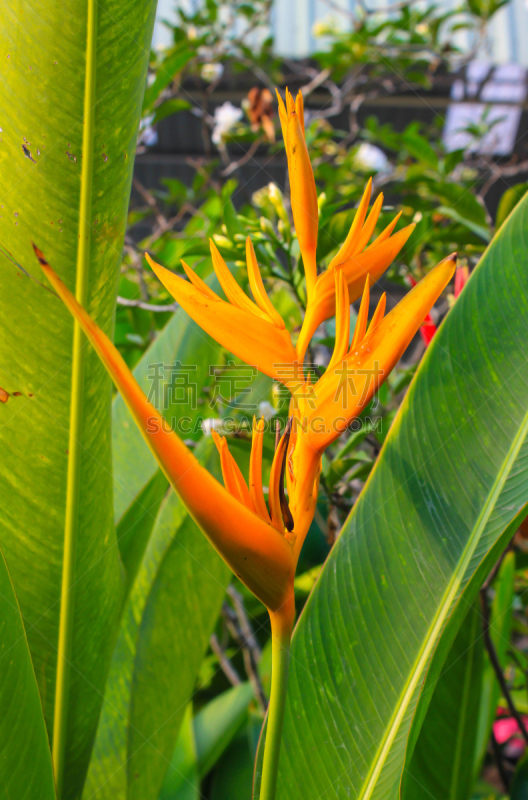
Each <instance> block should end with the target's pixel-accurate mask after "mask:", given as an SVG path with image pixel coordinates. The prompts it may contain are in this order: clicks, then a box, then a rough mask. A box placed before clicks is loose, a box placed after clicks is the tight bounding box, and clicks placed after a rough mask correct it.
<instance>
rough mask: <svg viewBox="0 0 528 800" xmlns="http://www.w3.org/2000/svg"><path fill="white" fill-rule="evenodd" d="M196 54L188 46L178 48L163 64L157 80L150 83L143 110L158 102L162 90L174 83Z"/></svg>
mask: <svg viewBox="0 0 528 800" xmlns="http://www.w3.org/2000/svg"><path fill="white" fill-rule="evenodd" d="M193 56H194V50H187V49H186V48H183V49H179V50H176V52H174V53H172V54H171V55H170V56H167V58H166V59H165V60H164V61H163V63H162V64H161V66H160V68H159V70H158V74H157V75H156V78H155V80H154V81H153V82H152V83H151V84H150V86H149V87H148V88H147V90H146V92H145V97H144V99H143V112H144V113H145V112H146V111H148V110H149V109H150V107H151V106H152V105H153V104H154V103H155V102H156V100H157V99H158V97H159V95H160V94H161V92H162V91H163V90H164V89H166V88H167V86H168V85H169V83H172V81H173V80H174V78H175V77H176V75H177V74H178V73H179V72H181V70H182V69H183V68H184V67H185V65H186V64H187V63H188V62H189V61H190V60H191V58H192V57H193Z"/></svg>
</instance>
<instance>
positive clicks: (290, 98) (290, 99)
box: [286, 87, 295, 116]
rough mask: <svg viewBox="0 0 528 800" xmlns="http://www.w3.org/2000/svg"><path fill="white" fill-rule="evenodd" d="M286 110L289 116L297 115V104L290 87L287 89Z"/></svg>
mask: <svg viewBox="0 0 528 800" xmlns="http://www.w3.org/2000/svg"><path fill="white" fill-rule="evenodd" d="M286 108H287V109H288V116H291V115H292V114H295V102H294V100H293V96H292V93H291V92H290V90H289V89H288V87H286Z"/></svg>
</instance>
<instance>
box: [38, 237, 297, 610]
mask: <svg viewBox="0 0 528 800" xmlns="http://www.w3.org/2000/svg"><path fill="white" fill-rule="evenodd" d="M34 249H35V253H36V255H37V258H38V259H39V262H40V265H41V267H42V270H43V272H44V273H45V275H46V277H47V278H48V280H49V282H50V283H51V285H52V286H53V288H54V289H55V291H56V292H57V294H58V295H59V297H60V298H61V300H62V301H63V302H64V304H65V305H66V307H67V308H68V310H69V311H70V312H71V314H72V315H73V316H74V317H75V319H76V320H77V321H78V322H79V324H80V325H81V327H82V329H83V331H84V332H85V334H86V336H87V337H88V339H89V340H90V342H91V343H92V345H93V347H94V349H95V350H96V352H97V354H98V356H99V358H100V359H101V361H102V362H103V364H104V366H105V367H106V369H107V371H108V372H109V374H110V376H111V378H112V379H113V381H114V383H115V385H116V387H117V389H118V390H119V391H120V393H121V394H122V396H123V399H124V400H125V402H126V404H127V406H128V408H129V409H130V412H131V414H132V416H133V418H134V420H135V422H136V424H137V425H138V427H139V429H140V431H141V433H142V434H143V436H144V438H145V441H146V442H147V444H148V446H149V447H150V449H151V450H152V453H153V455H154V456H155V458H156V460H157V461H158V463H159V465H160V467H161V469H162V470H163V471H164V473H165V475H166V476H167V478H168V480H169V481H170V483H171V485H172V486H173V488H174V489H175V491H176V492H177V493H178V495H179V496H180V497H181V499H182V501H183V502H184V503H185V505H186V507H187V509H188V510H189V512H190V514H191V516H192V517H193V518H194V520H195V521H196V523H197V525H198V526H199V527H200V528H201V529H202V531H203V532H204V533H205V535H206V536H207V538H208V539H209V541H210V542H211V544H212V545H213V547H214V548H215V549H216V550H217V551H218V553H219V554H220V556H221V557H222V558H223V559H224V561H226V563H227V564H228V565H229V566H230V568H231V569H232V570H233V572H234V573H235V574H236V575H238V577H239V578H240V579H241V580H242V581H243V582H244V583H245V585H246V586H247V587H248V588H249V589H250V591H252V592H253V593H254V594H255V595H256V596H257V597H258V598H259V599H260V600H261V601H262V602H263V603H264V604H265V605H266V606H267V607H268V608H270V609H272V610H276V609H278V608H280V607H281V605H282V603H284V602H285V600H286V599H287V598H288V597H289V593H290V591H291V583H292V581H293V575H294V570H295V562H294V558H293V551H292V548H291V546H290V544H289V543H288V542H287V541H286V539H285V538H284V537H283V536H280V535H279V534H278V533H277V531H275V530H274V529H273V528H272V526H271V525H267V524H266V523H264V522H263V521H262V520H261V519H260V518H259V517H258V516H257V515H256V514H254V513H253V512H251V511H249V510H248V509H247V508H245V507H244V506H243V505H241V504H240V503H239V502H238V501H237V500H235V498H234V497H232V496H231V495H230V494H229V493H228V492H227V491H226V490H225V489H224V488H223V486H221V485H220V484H219V483H218V481H216V480H215V479H214V478H213V476H212V475H210V474H209V473H208V472H207V470H205V469H204V468H203V467H202V466H201V465H200V463H199V462H198V461H197V459H196V458H195V457H194V456H193V455H192V453H191V452H190V451H189V450H188V449H187V447H186V446H185V445H184V443H183V442H182V441H181V440H180V439H179V438H178V436H177V435H176V434H175V433H174V431H173V430H171V428H170V427H169V426H168V425H167V423H166V421H165V420H164V419H163V417H162V416H161V414H159V413H158V411H157V410H156V409H155V408H154V406H152V405H151V404H150V403H149V402H148V400H147V398H146V397H145V394H144V393H143V392H142V390H141V389H140V387H139V386H138V384H137V382H136V380H135V378H134V376H133V375H132V373H131V372H130V370H129V368H128V366H127V365H126V363H125V361H124V360H123V358H122V357H121V355H120V353H119V352H118V351H117V349H116V348H115V347H114V345H113V344H112V342H111V341H110V340H109V339H108V337H107V336H106V335H105V334H104V333H103V332H102V331H101V330H100V328H98V326H97V325H96V324H95V322H94V321H93V320H92V319H91V318H90V317H89V315H88V314H87V313H86V311H85V310H84V308H82V306H80V305H79V303H78V302H77V300H76V299H75V297H74V296H73V295H72V293H71V292H70V291H69V289H67V287H66V286H65V285H64V283H63V282H62V281H61V280H60V278H59V277H58V276H57V275H56V274H55V272H54V271H53V270H52V269H51V267H50V266H49V264H48V263H47V262H46V260H45V258H44V256H43V255H42V253H41V252H40V250H38V248H36V247H35V248H34ZM182 283H184V281H182ZM194 291H196V290H194Z"/></svg>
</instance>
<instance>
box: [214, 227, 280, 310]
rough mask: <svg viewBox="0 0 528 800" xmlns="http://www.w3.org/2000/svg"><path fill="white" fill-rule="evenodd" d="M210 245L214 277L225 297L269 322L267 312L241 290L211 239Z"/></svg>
mask: <svg viewBox="0 0 528 800" xmlns="http://www.w3.org/2000/svg"><path fill="white" fill-rule="evenodd" d="M209 244H210V247H211V257H212V259H213V268H214V271H215V273H216V277H217V278H218V280H219V281H220V286H221V287H222V289H223V290H224V292H225V294H226V297H227V299H228V300H229V302H230V303H232V304H233V305H234V306H238V308H241V309H243V310H244V311H248V312H249V313H250V314H255V315H256V316H257V317H260V318H261V319H264V320H266V322H269V321H270V319H269V316H268V314H265V313H264V312H263V311H261V310H260V308H259V307H258V306H257V305H255V303H254V302H253V301H252V300H250V299H249V297H248V296H247V295H246V294H245V293H244V292H243V291H242V289H241V288H240V286H239V285H238V283H237V282H236V280H235V279H234V278H233V276H232V275H231V272H230V270H229V267H228V266H227V264H226V263H225V261H224V259H223V258H222V256H221V255H220V252H219V250H218V248H217V246H216V245H215V243H214V242H213V240H212V239H210V241H209Z"/></svg>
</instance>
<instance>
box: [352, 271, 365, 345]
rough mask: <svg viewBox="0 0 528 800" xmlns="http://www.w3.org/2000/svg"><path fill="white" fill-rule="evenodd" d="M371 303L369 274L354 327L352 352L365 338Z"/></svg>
mask: <svg viewBox="0 0 528 800" xmlns="http://www.w3.org/2000/svg"><path fill="white" fill-rule="evenodd" d="M369 303H370V281H369V276H368V275H367V279H366V281H365V288H364V289H363V297H362V298H361V305H360V307H359V314H358V317H357V320H356V327H355V329H354V336H353V338H352V344H351V345H350V352H351V353H353V352H354V350H356V349H357V348H358V347H359V345H360V343H361V342H362V341H363V338H364V336H365V331H366V330H367V320H368V312H369Z"/></svg>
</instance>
